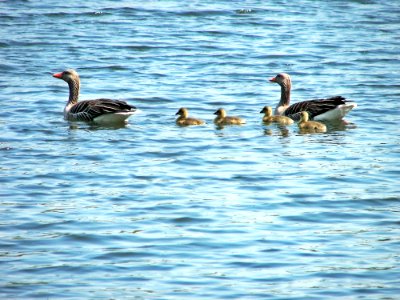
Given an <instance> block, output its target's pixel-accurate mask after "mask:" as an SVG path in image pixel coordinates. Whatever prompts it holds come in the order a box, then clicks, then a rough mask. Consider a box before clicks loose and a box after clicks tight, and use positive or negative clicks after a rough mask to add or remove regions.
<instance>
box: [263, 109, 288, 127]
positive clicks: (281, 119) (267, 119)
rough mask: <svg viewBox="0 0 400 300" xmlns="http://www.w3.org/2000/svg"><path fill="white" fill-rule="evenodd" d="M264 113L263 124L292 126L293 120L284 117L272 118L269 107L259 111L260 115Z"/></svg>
mask: <svg viewBox="0 0 400 300" xmlns="http://www.w3.org/2000/svg"><path fill="white" fill-rule="evenodd" d="M262 113H264V117H263V122H264V123H268V124H270V123H279V124H281V125H291V124H293V122H294V121H293V120H292V119H291V118H289V117H286V116H273V115H272V108H271V107H270V106H264V108H263V109H262V110H261V111H260V114H262Z"/></svg>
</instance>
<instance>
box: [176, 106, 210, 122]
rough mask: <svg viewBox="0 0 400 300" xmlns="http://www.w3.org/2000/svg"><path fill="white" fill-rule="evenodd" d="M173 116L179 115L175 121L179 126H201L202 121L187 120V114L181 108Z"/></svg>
mask: <svg viewBox="0 0 400 300" xmlns="http://www.w3.org/2000/svg"><path fill="white" fill-rule="evenodd" d="M175 115H179V117H178V118H177V119H176V121H175V122H176V124H177V125H180V126H189V125H203V124H204V121H203V120H200V119H195V118H189V112H188V110H187V108H185V107H181V108H180V109H179V110H178V112H177V113H176V114H175Z"/></svg>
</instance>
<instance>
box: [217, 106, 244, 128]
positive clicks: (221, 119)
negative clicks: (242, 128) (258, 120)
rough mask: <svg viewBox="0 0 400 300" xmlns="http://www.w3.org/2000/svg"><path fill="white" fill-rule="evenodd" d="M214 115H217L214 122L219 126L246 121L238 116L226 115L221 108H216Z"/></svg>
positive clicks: (240, 123) (239, 123)
mask: <svg viewBox="0 0 400 300" xmlns="http://www.w3.org/2000/svg"><path fill="white" fill-rule="evenodd" d="M214 115H217V117H216V118H215V119H214V123H215V124H216V125H219V126H224V125H242V124H245V123H246V121H245V120H244V119H242V118H240V117H229V116H227V115H226V111H225V109H223V108H220V109H218V110H217V111H216V112H215V113H214Z"/></svg>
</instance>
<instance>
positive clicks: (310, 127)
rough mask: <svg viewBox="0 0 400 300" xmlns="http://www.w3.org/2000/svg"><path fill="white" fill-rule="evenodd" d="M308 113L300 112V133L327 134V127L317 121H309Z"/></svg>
mask: <svg viewBox="0 0 400 300" xmlns="http://www.w3.org/2000/svg"><path fill="white" fill-rule="evenodd" d="M308 118H309V117H308V112H306V111H302V112H300V121H299V122H298V123H297V125H298V126H299V129H300V132H302V133H315V132H326V125H325V124H322V123H320V122H316V121H309V120H308Z"/></svg>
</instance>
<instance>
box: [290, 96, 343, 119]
mask: <svg viewBox="0 0 400 300" xmlns="http://www.w3.org/2000/svg"><path fill="white" fill-rule="evenodd" d="M345 103H346V99H345V98H344V97H342V96H335V97H331V98H326V99H313V100H308V101H303V102H298V103H295V104H292V105H290V106H289V107H288V108H287V109H286V110H285V113H284V115H285V116H288V117H290V118H292V119H294V120H298V119H299V113H300V112H302V111H307V112H308V114H309V116H310V119H313V118H314V117H316V116H318V115H320V114H323V113H325V112H327V111H329V110H332V109H335V108H336V107H337V106H339V105H341V104H345Z"/></svg>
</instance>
